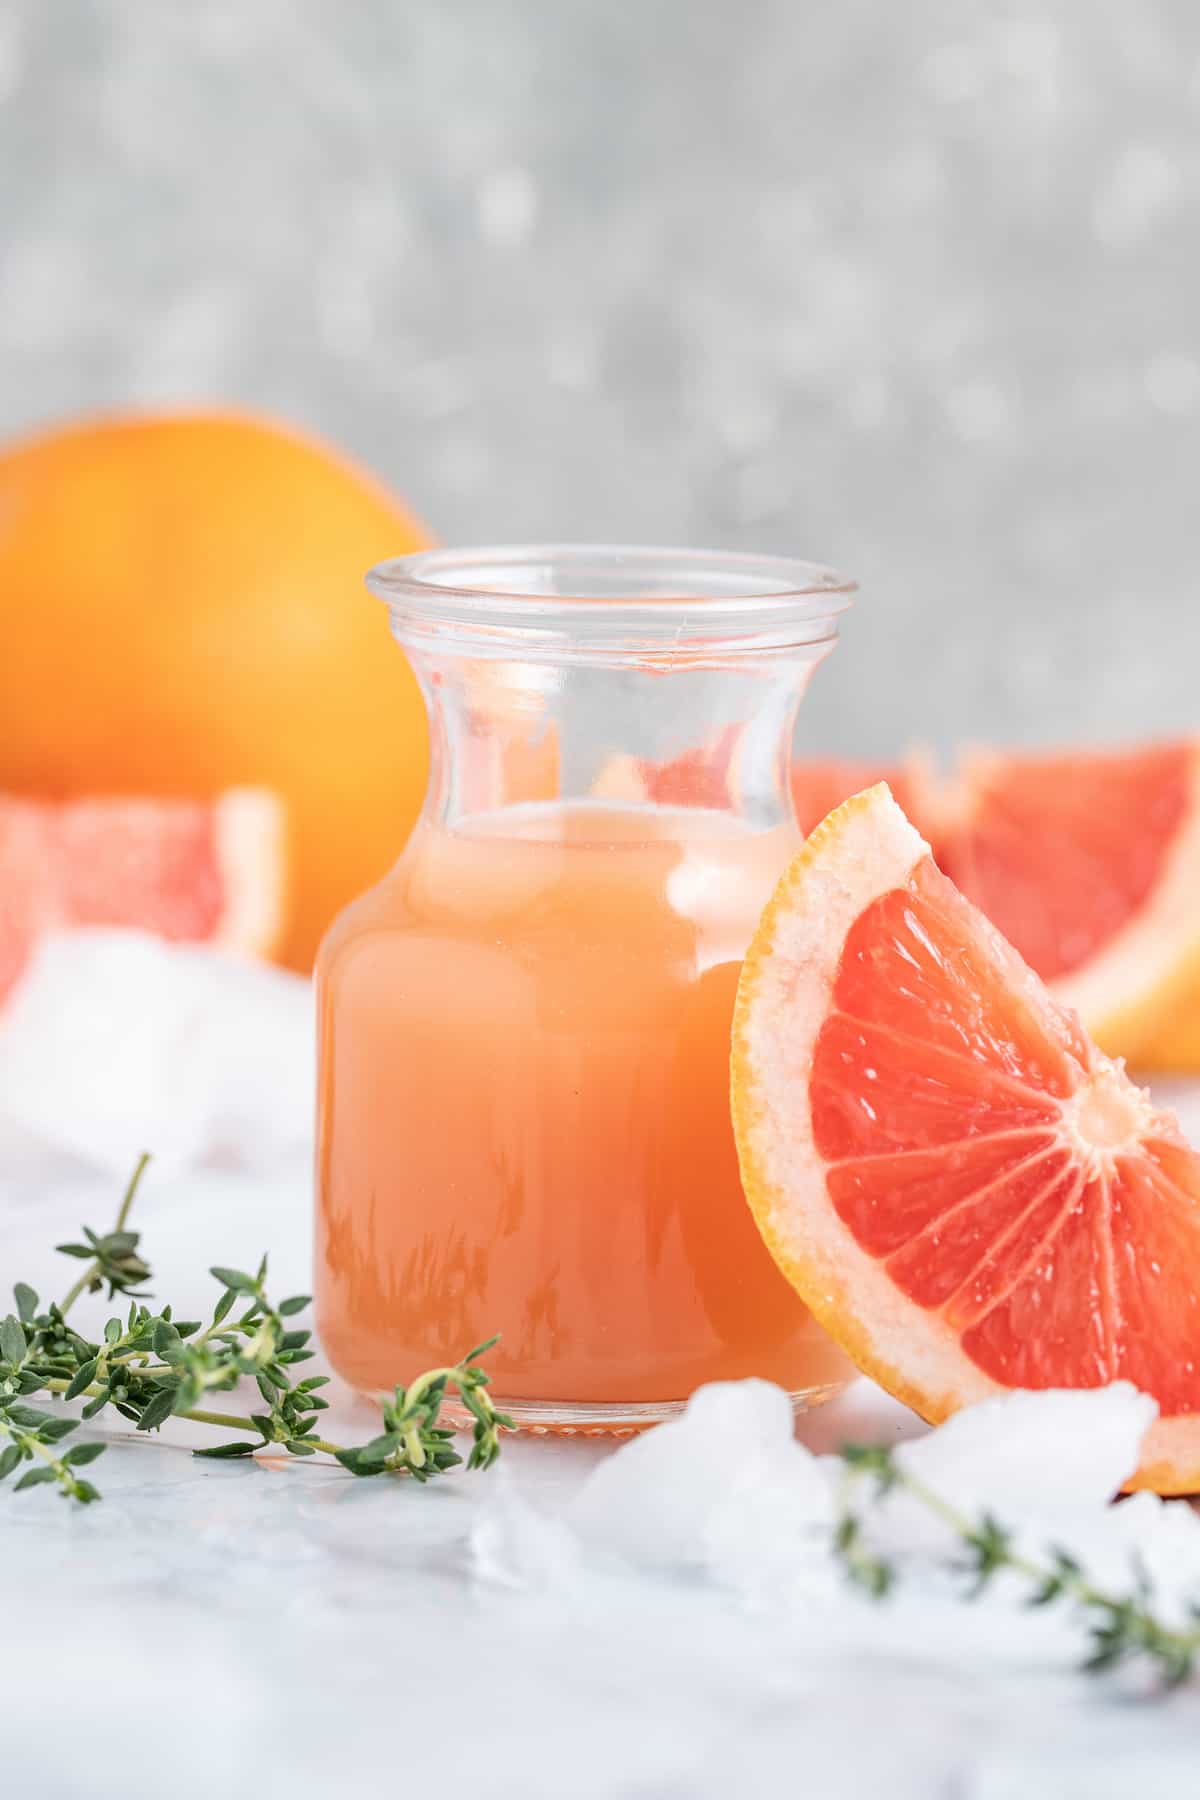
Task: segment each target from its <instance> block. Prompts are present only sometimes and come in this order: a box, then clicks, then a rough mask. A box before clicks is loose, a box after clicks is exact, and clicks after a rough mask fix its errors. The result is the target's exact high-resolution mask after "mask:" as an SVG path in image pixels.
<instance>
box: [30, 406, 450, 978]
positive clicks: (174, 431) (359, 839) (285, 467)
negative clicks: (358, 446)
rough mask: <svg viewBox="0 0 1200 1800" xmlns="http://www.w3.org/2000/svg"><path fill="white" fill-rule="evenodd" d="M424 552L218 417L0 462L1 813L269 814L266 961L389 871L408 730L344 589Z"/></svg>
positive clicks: (405, 693)
mask: <svg viewBox="0 0 1200 1800" xmlns="http://www.w3.org/2000/svg"><path fill="white" fill-rule="evenodd" d="M429 541H430V540H429V537H428V534H427V533H426V532H425V530H424V529H423V527H422V526H421V525H419V524H418V523H417V521H416V520H415V519H414V518H413V517H412V515H411V514H409V513H408V512H406V511H405V509H404V508H403V507H402V506H401V505H400V504H399V503H398V502H397V501H395V500H393V499H392V498H391V497H390V496H389V495H388V494H387V493H386V492H385V491H384V489H383V488H382V487H381V486H379V485H378V484H377V483H376V482H375V481H374V480H373V479H372V478H371V477H369V476H368V475H366V474H365V473H364V472H363V471H361V470H360V469H358V468H356V467H355V466H354V465H353V464H351V463H350V462H348V461H346V460H345V459H344V458H343V457H342V456H340V455H338V454H337V453H336V452H334V451H332V450H330V449H329V448H328V447H326V446H325V445H323V444H322V443H320V442H318V441H316V440H314V439H312V438H309V437H306V436H303V435H301V434H298V433H296V432H294V431H292V430H289V429H286V428H282V427H280V426H279V425H277V424H273V423H270V422H268V421H265V420H260V419H255V418H250V417H245V416H241V415H238V414H236V413H196V414H179V415H171V416H154V415H149V416H147V415H140V416H139V415H134V416H122V417H111V418H102V419H98V420H95V421H91V422H87V423H82V424H74V425H69V426H67V427H66V428H64V429H59V430H53V431H48V432H45V433H43V434H40V435H37V436H32V437H26V438H23V439H19V440H17V441H15V442H11V443H9V444H8V445H6V446H3V447H0V644H2V645H3V655H0V722H2V723H0V790H5V789H7V790H8V791H9V792H13V793H28V794H36V795H39V796H47V797H70V796H74V795H78V794H84V793H88V794H99V793H135V792H136V793H145V792H154V793H157V794H163V795H168V794H179V795H190V796H194V797H197V798H208V797H211V796H212V795H214V794H216V793H217V792H219V791H220V790H222V789H223V788H226V787H228V786H230V785H231V784H238V783H248V782H249V783H256V784H260V785H262V786H264V787H266V788H270V789H273V790H275V791H276V792H277V793H278V794H280V795H281V797H282V799H283V801H284V803H285V805H286V808H287V814H288V832H289V845H288V866H289V869H290V879H291V894H290V897H289V903H288V924H287V929H286V931H285V934H284V938H283V942H282V946H281V951H280V955H281V959H282V960H283V961H285V962H288V963H290V964H292V965H293V966H294V967H296V968H307V967H308V966H309V965H310V963H311V961H312V956H313V952H314V950H315V949H316V945H317V942H318V940H319V938H320V935H321V933H322V931H323V930H324V928H325V926H326V925H327V924H328V923H329V921H330V919H331V918H332V917H333V915H334V913H335V912H336V911H337V909H338V908H339V907H340V906H341V905H342V904H343V903H344V902H345V901H347V900H349V899H350V898H351V897H352V896H353V895H355V894H356V893H359V892H360V891H361V890H362V889H363V888H364V887H366V886H368V885H369V884H370V883H371V882H372V881H374V880H375V879H377V878H378V877H379V876H380V875H382V874H383V873H384V871H385V870H386V869H387V868H388V866H389V865H390V863H391V862H392V861H393V860H394V858H395V856H396V855H397V853H398V851H399V849H400V847H401V845H402V843H403V841H404V838H405V835H406V833H407V831H408V828H409V826H410V825H411V823H412V821H413V819H414V818H415V816H416V813H417V810H418V808H419V806H420V804H421V798H422V795H423V793H424V789H425V779H426V772H427V761H428V743H427V733H426V725H425V714H424V708H423V705H422V702H421V698H420V694H419V691H418V689H417V685H416V682H415V680H414V678H413V676H412V673H411V671H410V670H409V668H408V666H407V664H406V663H405V661H404V658H403V657H402V656H401V655H400V653H399V651H398V650H397V649H396V648H395V647H394V646H393V645H392V644H391V643H390V640H389V637H388V632H387V624H386V619H385V617H384V613H383V609H382V608H381V607H380V606H379V605H378V604H377V603H374V602H372V601H371V599H370V598H369V597H368V595H367V594H366V593H365V592H364V591H363V586H362V576H363V572H364V570H366V569H367V568H368V567H369V566H370V565H371V564H372V563H374V562H378V561H379V560H380V559H381V558H382V557H385V556H394V555H401V554H403V553H404V552H406V551H409V550H415V549H419V548H421V547H423V546H424V545H426V544H427V543H428V542H429Z"/></svg>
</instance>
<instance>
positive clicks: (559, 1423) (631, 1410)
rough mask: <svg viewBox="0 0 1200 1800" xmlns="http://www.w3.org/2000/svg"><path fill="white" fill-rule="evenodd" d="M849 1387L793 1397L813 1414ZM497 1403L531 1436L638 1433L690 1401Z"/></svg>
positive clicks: (451, 1404)
mask: <svg viewBox="0 0 1200 1800" xmlns="http://www.w3.org/2000/svg"><path fill="white" fill-rule="evenodd" d="M847 1385H848V1384H847V1383H846V1382H845V1381H830V1382H826V1383H824V1384H823V1385H821V1386H819V1387H811V1388H800V1389H798V1390H797V1391H796V1392H795V1393H791V1394H789V1395H788V1399H789V1400H790V1401H791V1403H792V1407H793V1410H794V1411H795V1412H797V1413H803V1412H810V1411H811V1410H812V1409H813V1407H816V1406H824V1405H825V1403H826V1402H827V1401H829V1400H833V1399H836V1397H837V1395H838V1394H841V1393H844V1392H845V1390H846V1387H847ZM492 1404H493V1405H494V1406H495V1408H496V1411H497V1412H503V1413H507V1414H508V1416H509V1418H510V1419H511V1420H512V1421H513V1423H514V1424H515V1426H516V1428H517V1430H518V1431H521V1432H525V1433H527V1434H528V1435H529V1436H530V1437H633V1436H634V1435H635V1434H636V1433H637V1432H639V1431H647V1430H649V1428H650V1427H651V1426H652V1425H665V1424H666V1422H667V1420H668V1419H677V1418H678V1417H679V1415H680V1414H681V1413H682V1412H683V1411H684V1409H685V1408H686V1406H687V1401H686V1400H648V1401H625V1402H615V1403H614V1404H612V1405H610V1406H606V1405H602V1404H601V1403H599V1402H597V1401H583V1402H577V1403H574V1404H573V1403H572V1402H571V1401H569V1400H506V1399H505V1398H504V1397H503V1395H501V1394H493V1395H492ZM442 1413H443V1417H444V1419H445V1421H446V1423H447V1424H448V1425H454V1426H458V1427H461V1428H463V1429H466V1430H469V1429H470V1426H471V1423H472V1420H471V1415H470V1413H469V1412H468V1411H467V1409H466V1408H465V1407H464V1406H462V1405H460V1404H459V1403H458V1402H457V1401H455V1400H453V1399H450V1398H448V1399H447V1400H446V1402H445V1404H444V1406H443V1408H442Z"/></svg>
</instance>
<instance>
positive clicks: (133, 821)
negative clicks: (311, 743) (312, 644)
mask: <svg viewBox="0 0 1200 1800" xmlns="http://www.w3.org/2000/svg"><path fill="white" fill-rule="evenodd" d="M283 837H284V828H283V808H282V806H281V804H280V802H279V800H278V798H277V797H276V796H275V795H273V794H271V793H269V792H267V791H265V790H263V789H260V788H231V789H229V790H228V791H227V792H226V793H224V794H222V795H220V796H219V797H218V798H217V799H216V800H213V801H199V800H194V801H193V800H126V799H111V800H110V799H97V800H75V801H67V802H44V801H33V800H26V799H14V798H12V797H5V796H2V795H0V1001H3V999H4V997H5V995H6V994H7V992H8V991H9V989H10V988H11V987H12V986H13V985H14V984H15V982H16V981H17V979H18V978H19V976H20V974H21V971H22V970H23V968H24V966H25V963H26V961H27V960H28V957H29V954H30V952H31V951H32V949H33V946H34V944H35V943H36V942H37V939H38V938H39V937H40V936H41V935H42V933H44V932H47V931H52V930H62V929H65V928H68V927H70V926H78V925H128V926H136V927H138V928H140V929H141V930H144V931H151V932H154V933H156V934H157V935H158V936H159V937H164V938H170V939H174V940H177V941H184V942H188V943H208V944H213V945H216V946H219V947H221V948H224V949H227V950H232V951H236V952H239V953H242V954H245V955H261V956H265V955H269V954H270V952H271V951H272V950H273V949H274V948H275V946H276V944H277V943H278V940H279V937H280V933H281V930H282V927H283V923H284V907H283V899H284V879H283V868H284V855H283Z"/></svg>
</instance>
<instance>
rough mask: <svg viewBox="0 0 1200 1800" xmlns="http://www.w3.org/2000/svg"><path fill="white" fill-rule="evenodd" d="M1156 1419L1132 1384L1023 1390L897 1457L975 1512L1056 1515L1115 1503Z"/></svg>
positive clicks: (950, 1423)
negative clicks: (1112, 1501)
mask: <svg viewBox="0 0 1200 1800" xmlns="http://www.w3.org/2000/svg"><path fill="white" fill-rule="evenodd" d="M1157 1416H1158V1407H1157V1405H1156V1404H1155V1402H1154V1401H1153V1400H1152V1399H1151V1398H1150V1397H1149V1395H1147V1394H1140V1393H1139V1392H1138V1390H1137V1389H1136V1388H1135V1387H1133V1386H1132V1385H1131V1384H1130V1383H1129V1382H1127V1381H1115V1382H1112V1383H1111V1384H1110V1385H1109V1386H1108V1387H1102V1388H1072V1389H1067V1388H1046V1389H1043V1390H1042V1391H1040V1392H1037V1393H1033V1392H1028V1391H1025V1390H1018V1391H1017V1392H1015V1393H1011V1394H1004V1395H1000V1396H998V1397H997V1398H996V1399H994V1400H984V1401H981V1402H980V1403H979V1404H978V1405H976V1406H970V1407H965V1408H964V1409H963V1411H962V1412H959V1413H956V1414H955V1415H954V1417H953V1418H950V1419H948V1420H947V1421H946V1423H945V1424H944V1425H942V1426H941V1427H940V1429H939V1430H937V1431H934V1432H931V1433H930V1434H929V1436H928V1437H924V1438H920V1439H918V1440H916V1441H915V1442H913V1443H909V1444H903V1445H901V1446H900V1448H899V1449H898V1450H897V1451H896V1461H897V1462H898V1463H899V1465H900V1466H901V1468H903V1469H904V1470H906V1471H907V1473H909V1474H911V1475H914V1476H917V1477H918V1478H919V1479H920V1480H922V1481H924V1482H927V1483H928V1484H929V1486H931V1487H933V1488H935V1489H936V1490H937V1491H938V1493H940V1494H942V1495H943V1496H944V1497H945V1498H946V1499H948V1500H951V1501H952V1502H954V1504H955V1505H957V1506H960V1507H963V1508H964V1509H966V1510H968V1511H971V1512H979V1511H980V1510H986V1511H989V1512H992V1513H994V1514H996V1516H997V1517H999V1518H1002V1519H1003V1518H1005V1517H1006V1516H1007V1517H1011V1518H1012V1519H1013V1520H1014V1521H1016V1520H1019V1519H1022V1518H1028V1517H1035V1518H1038V1519H1047V1518H1050V1517H1052V1516H1053V1515H1055V1514H1057V1513H1059V1512H1062V1511H1071V1512H1078V1511H1080V1510H1082V1509H1086V1508H1088V1507H1098V1506H1103V1505H1105V1504H1107V1502H1108V1501H1109V1500H1111V1499H1112V1497H1113V1495H1114V1494H1115V1493H1117V1492H1118V1490H1119V1489H1120V1488H1121V1486H1122V1485H1123V1483H1124V1482H1125V1481H1127V1480H1128V1478H1129V1477H1130V1475H1132V1473H1133V1471H1134V1470H1135V1469H1136V1467H1137V1463H1138V1453H1139V1450H1140V1448H1141V1442H1142V1439H1143V1438H1144V1437H1145V1435H1146V1432H1147V1431H1148V1430H1149V1429H1150V1426H1151V1425H1152V1424H1153V1423H1154V1421H1155V1419H1156V1418H1157Z"/></svg>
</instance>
